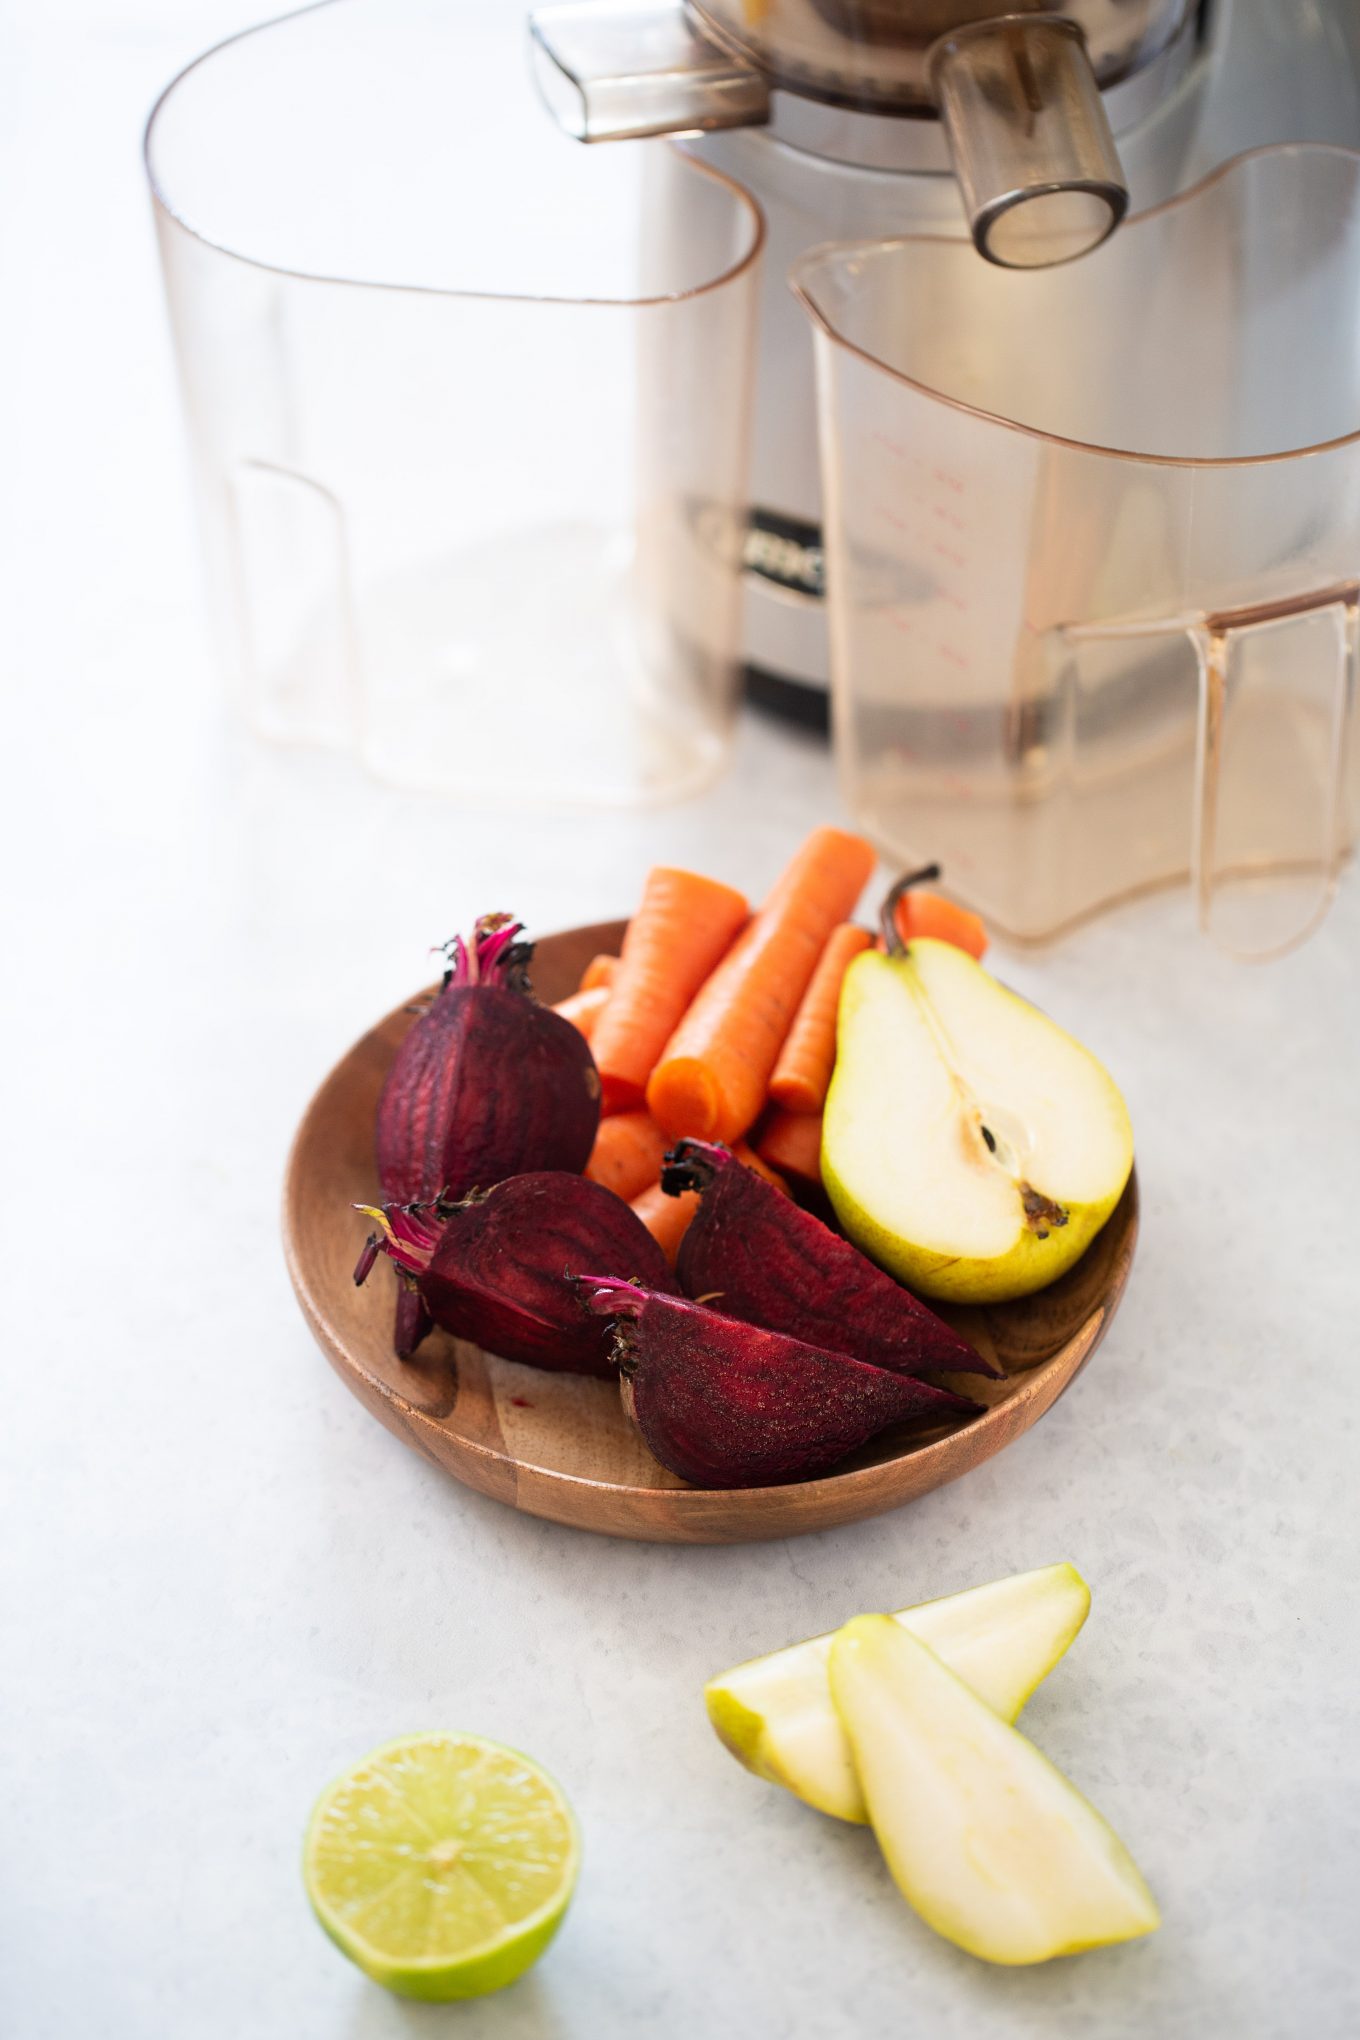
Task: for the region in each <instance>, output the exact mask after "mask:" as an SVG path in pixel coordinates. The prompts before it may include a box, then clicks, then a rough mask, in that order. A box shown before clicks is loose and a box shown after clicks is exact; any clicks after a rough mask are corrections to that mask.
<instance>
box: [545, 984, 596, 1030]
mask: <svg viewBox="0 0 1360 2040" xmlns="http://www.w3.org/2000/svg"><path fill="white" fill-rule="evenodd" d="M608 999H609V987H608V985H596V986H595V987H594V988H593V989H592V990H591V991H588V992H573V993H572V995H571V997H570V998H569V999H559V1000H558V1002H557V1004H556V1005H555V1006H554V1007H553V1011H554V1013H560V1014H561V1015H562V1018H563V1019H564V1020H570V1022H571V1024H572V1026H573V1027H574V1028H575V1029H576V1031H577V1032H578V1034H584V1036H585V1038H586V1040H587V1041H589V1040H590V1037H591V1035H592V1034H593V1033H594V1032H595V1029H596V1027H597V1026H598V1025H599V1020H600V1015H601V1013H603V1011H604V1009H605V1005H606V1003H607V1002H608Z"/></svg>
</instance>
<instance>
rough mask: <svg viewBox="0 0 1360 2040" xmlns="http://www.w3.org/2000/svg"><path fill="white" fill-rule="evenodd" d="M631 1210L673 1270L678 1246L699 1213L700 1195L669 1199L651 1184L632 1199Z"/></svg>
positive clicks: (684, 1194)
mask: <svg viewBox="0 0 1360 2040" xmlns="http://www.w3.org/2000/svg"><path fill="white" fill-rule="evenodd" d="M633 1209H634V1211H635V1212H636V1213H637V1215H638V1217H639V1218H640V1219H641V1220H642V1223H643V1224H644V1225H645V1226H646V1228H647V1230H648V1232H649V1233H650V1234H651V1236H652V1238H653V1239H654V1240H655V1241H656V1243H657V1245H658V1246H659V1247H660V1249H661V1251H662V1253H663V1254H664V1255H665V1256H666V1259H667V1260H668V1261H669V1262H670V1264H671V1266H672V1268H673V1267H674V1266H675V1257H676V1255H677V1254H678V1253H679V1251H680V1242H681V1240H682V1239H683V1238H684V1237H685V1233H686V1231H687V1230H688V1227H689V1222H690V1220H691V1219H692V1218H693V1216H694V1214H695V1212H696V1211H697V1210H698V1209H699V1192H698V1191H697V1190H684V1191H682V1192H681V1194H680V1195H679V1196H678V1197H668V1196H667V1195H666V1193H665V1191H664V1190H663V1189H662V1187H661V1185H660V1184H659V1183H653V1185H652V1187H651V1189H650V1190H644V1191H643V1193H642V1195H641V1197H635V1198H634V1199H633Z"/></svg>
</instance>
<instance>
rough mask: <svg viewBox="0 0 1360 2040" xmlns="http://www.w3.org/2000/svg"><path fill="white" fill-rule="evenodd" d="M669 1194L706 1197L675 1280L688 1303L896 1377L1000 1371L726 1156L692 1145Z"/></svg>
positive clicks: (675, 1167) (672, 1163) (668, 1174)
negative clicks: (692, 1300)
mask: <svg viewBox="0 0 1360 2040" xmlns="http://www.w3.org/2000/svg"><path fill="white" fill-rule="evenodd" d="M661 1187H662V1189H663V1190H666V1191H668V1192H669V1194H670V1195H671V1196H673V1197H678V1196H680V1195H682V1194H683V1193H684V1192H685V1191H687V1190H698V1191H699V1192H701V1199H700V1203H699V1208H698V1210H697V1211H696V1212H695V1214H694V1217H693V1218H692V1219H691V1220H690V1223H689V1227H688V1230H687V1231H686V1233H685V1236H684V1238H683V1240H682V1241H681V1242H680V1252H679V1255H678V1257H677V1259H676V1264H675V1272H676V1274H677V1275H678V1276H679V1278H680V1287H681V1288H682V1289H683V1291H684V1292H685V1295H686V1296H692V1297H698V1298H701V1299H702V1300H703V1301H704V1302H705V1303H710V1304H712V1306H713V1308H714V1309H715V1310H719V1311H721V1312H722V1314H723V1316H724V1317H734V1318H740V1319H741V1320H742V1322H743V1323H745V1324H752V1325H763V1326H765V1328H766V1329H767V1330H768V1331H772V1332H787V1333H788V1334H789V1336H790V1337H791V1338H795V1339H802V1340H804V1341H805V1342H806V1343H807V1344H808V1345H810V1346H819V1347H824V1348H826V1349H827V1350H828V1351H830V1352H833V1353H847V1354H849V1356H850V1358H851V1359H852V1360H863V1361H866V1362H867V1363H868V1364H869V1365H870V1366H873V1367H886V1368H887V1369H888V1370H889V1371H890V1372H892V1373H896V1374H913V1375H925V1376H930V1375H935V1374H987V1375H992V1376H993V1377H995V1376H996V1375H997V1374H998V1373H999V1372H1000V1370H999V1369H997V1368H994V1367H992V1366H991V1365H990V1363H989V1362H988V1361H986V1360H984V1359H983V1357H982V1355H981V1354H980V1353H978V1352H976V1351H975V1350H974V1348H973V1347H972V1346H970V1345H969V1344H968V1342H967V1340H966V1339H961V1338H960V1337H959V1335H958V1333H957V1332H955V1331H953V1330H951V1328H950V1327H949V1326H948V1325H947V1324H945V1322H944V1320H943V1319H942V1318H938V1317H936V1315H935V1313H934V1311H933V1310H927V1308H926V1306H925V1305H924V1304H923V1303H920V1302H918V1301H917V1299H916V1298H915V1297H914V1296H913V1295H912V1294H911V1291H910V1290H908V1289H903V1287H902V1286H901V1284H900V1283H898V1282H894V1280H893V1278H892V1276H891V1275H885V1274H884V1272H883V1270H882V1269H881V1268H876V1267H875V1266H874V1264H873V1262H872V1261H870V1260H868V1259H867V1258H866V1257H865V1255H863V1254H862V1253H861V1252H860V1250H859V1248H858V1247H855V1246H852V1245H851V1244H850V1242H849V1240H846V1239H842V1238H841V1236H840V1234H839V1233H834V1232H832V1231H831V1228H830V1227H829V1226H825V1225H823V1224H822V1222H821V1220H820V1219H819V1218H814V1217H813V1215H812V1213H811V1212H810V1211H803V1210H802V1209H800V1207H799V1206H798V1205H796V1204H794V1203H792V1202H791V1200H790V1199H789V1198H787V1197H785V1196H783V1195H782V1194H781V1193H780V1192H779V1191H778V1190H775V1189H774V1188H773V1187H772V1186H771V1185H770V1184H769V1183H767V1182H765V1181H764V1180H763V1178H761V1177H760V1176H758V1175H757V1174H756V1173H755V1171H754V1170H753V1169H746V1168H743V1167H742V1165H741V1163H740V1162H739V1161H738V1160H737V1159H736V1157H735V1156H734V1155H732V1154H730V1153H729V1152H728V1150H727V1149H726V1148H724V1147H716V1146H711V1145H709V1144H708V1143H706V1142H704V1141H700V1140H682V1141H681V1142H680V1143H679V1144H678V1145H677V1146H676V1147H674V1148H673V1149H672V1150H671V1152H670V1154H669V1155H668V1156H667V1158H666V1166H665V1168H664V1169H663V1170H662V1173H661Z"/></svg>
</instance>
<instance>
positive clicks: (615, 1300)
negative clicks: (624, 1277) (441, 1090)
mask: <svg viewBox="0 0 1360 2040" xmlns="http://www.w3.org/2000/svg"><path fill="white" fill-rule="evenodd" d="M572 1281H573V1282H574V1283H575V1285H576V1290H577V1294H578V1295H579V1296H580V1298H581V1301H582V1303H583V1304H584V1305H585V1307H586V1309H587V1310H588V1311H591V1312H593V1313H594V1315H595V1316H596V1317H639V1316H640V1315H641V1313H642V1306H643V1304H644V1303H646V1301H647V1291H646V1290H645V1289H639V1288H638V1286H637V1284H636V1282H624V1281H620V1280H619V1279H618V1277H616V1276H613V1275H573V1277H572Z"/></svg>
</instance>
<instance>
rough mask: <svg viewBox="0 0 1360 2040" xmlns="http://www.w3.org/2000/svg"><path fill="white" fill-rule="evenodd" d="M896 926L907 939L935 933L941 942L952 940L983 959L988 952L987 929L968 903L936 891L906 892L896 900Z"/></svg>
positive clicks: (956, 946) (905, 940) (956, 945)
mask: <svg viewBox="0 0 1360 2040" xmlns="http://www.w3.org/2000/svg"><path fill="white" fill-rule="evenodd" d="M897 930H898V933H899V934H900V935H901V937H902V940H903V941H904V942H910V941H911V940H912V939H913V937H914V936H917V935H933V936H934V937H935V939H936V940H937V941H939V942H952V943H953V945H954V947H955V948H956V949H966V950H967V951H968V954H969V955H970V956H975V957H977V959H978V961H979V962H981V960H982V958H983V957H984V956H985V955H986V953H987V930H986V928H985V927H984V926H983V924H982V922H981V921H980V920H979V919H978V917H977V915H976V914H970V913H969V911H968V909H967V907H956V906H955V904H954V902H953V900H947V899H944V898H942V897H941V895H940V894H939V893H933V892H916V891H915V890H913V891H911V892H905V893H903V895H902V897H901V899H900V900H899V901H898V902H897Z"/></svg>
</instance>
